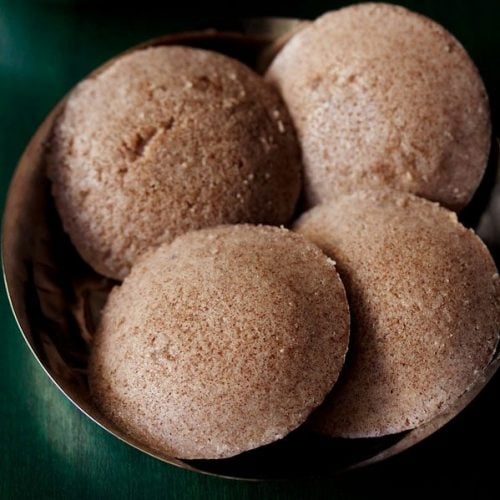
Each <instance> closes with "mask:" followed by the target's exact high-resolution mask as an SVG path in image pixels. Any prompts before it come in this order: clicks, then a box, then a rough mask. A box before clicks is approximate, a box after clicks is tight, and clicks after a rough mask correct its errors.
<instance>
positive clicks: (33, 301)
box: [2, 20, 500, 479]
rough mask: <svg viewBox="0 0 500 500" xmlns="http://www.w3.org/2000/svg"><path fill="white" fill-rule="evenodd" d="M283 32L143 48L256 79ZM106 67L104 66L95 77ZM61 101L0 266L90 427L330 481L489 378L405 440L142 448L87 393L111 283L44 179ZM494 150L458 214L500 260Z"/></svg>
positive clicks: (46, 126) (35, 342) (386, 449)
mask: <svg viewBox="0 0 500 500" xmlns="http://www.w3.org/2000/svg"><path fill="white" fill-rule="evenodd" d="M290 23H291V24H290V25H287V24H286V23H283V21H280V22H279V23H278V24H276V23H275V24H273V22H272V20H271V21H270V20H267V22H266V24H265V32H264V34H261V35H259V36H255V35H248V34H246V35H244V34H238V33H218V32H215V31H207V32H196V33H183V34H178V35H168V36H165V37H160V38H157V39H154V40H151V41H149V42H146V43H144V44H142V45H141V46H140V47H145V46H150V45H164V44H182V45H190V46H194V47H200V48H205V49H210V50H215V51H218V52H221V53H224V54H227V55H230V56H232V57H235V58H236V59H239V60H240V61H242V62H244V63H246V64H248V65H249V66H251V67H253V68H256V69H259V70H262V69H263V68H264V67H265V65H266V64H267V63H268V62H269V61H270V60H271V59H272V55H273V53H274V52H275V51H276V50H277V49H278V48H279V47H280V46H281V45H282V42H283V39H284V38H283V36H285V38H286V33H284V31H286V29H287V27H293V28H294V29H296V26H297V21H296V20H291V21H290ZM108 64H109V62H108V63H106V64H105V65H104V66H102V67H101V68H100V69H98V70H96V71H101V70H102V68H103V67H106V66H107V65H108ZM64 102H65V99H63V100H62V101H61V102H60V103H59V104H58V105H57V106H56V107H55V108H54V110H53V111H52V112H51V113H50V114H49V116H48V117H47V118H46V120H45V121H44V122H43V124H42V125H41V126H40V128H39V129H38V131H37V132H36V133H35V135H34V136H33V138H32V140H31V142H30V143H29V145H28V147H27V148H26V150H25V152H24V154H23V156H22V157H21V160H20V162H19V165H18V167H17V169H16V172H15V175H14V178H13V180H12V183H11V186H10V190H9V194H8V199H7V203H6V208H5V215H4V226H3V245H2V252H3V266H4V275H5V281H6V287H7V290H8V294H9V298H10V301H11V305H12V308H13V311H14V314H15V316H16V318H17V321H18V323H19V326H20V329H21V331H22V332H23V334H24V336H25V338H26V341H27V342H28V344H29V346H30V347H31V349H32V351H33V354H34V355H35V357H36V358H37V359H38V360H39V361H40V363H41V364H42V366H43V367H44V369H45V370H46V372H47V373H48V375H49V376H50V377H51V378H52V380H53V381H54V382H55V384H56V385H57V386H58V387H59V388H60V389H61V390H62V391H63V393H64V394H65V395H66V396H67V397H68V398H69V399H70V400H71V401H72V402H73V403H74V404H75V405H76V406H77V407H78V408H80V409H81V410H82V411H83V412H84V413H86V414H87V415H88V416H89V417H90V418H91V419H93V420H94V421H95V422H96V423H98V424H99V425H101V426H102V427H104V428H105V429H107V430H108V431H109V432H111V433H112V434H114V435H115V436H116V437H118V438H120V439H122V440H123V441H125V442H127V443H129V444H131V445H132V446H135V447H136V448H138V449H140V450H142V451H144V452H146V453H148V454H150V455H152V456H155V457H157V458H159V459H161V460H164V461H166V462H168V463H171V464H175V465H177V466H179V467H183V468H187V469H191V470H197V471H200V472H206V473H212V474H217V475H221V476H225V477H237V478H253V479H263V478H271V477H272V478H286V477H297V476H309V475H317V474H321V473H328V474H332V473H335V472H339V471H342V470H345V469H348V468H353V467H359V466H361V465H364V464H367V463H370V462H376V461H379V460H382V459H385V458H387V457H389V456H392V455H395V454H396V453H399V452H400V451H402V450H404V449H406V448H408V447H410V446H412V445H413V444H415V443H417V442H419V441H421V440H422V439H424V438H425V437H426V436H428V435H430V434H432V433H433V432H435V431H436V430H437V429H439V428H440V427H442V426H443V425H444V424H445V423H446V422H447V421H449V420H450V419H451V418H453V416H455V415H456V414H457V413H458V412H459V411H460V410H461V409H462V408H463V407H465V406H466V405H467V404H468V403H469V402H470V401H471V400H472V399H473V398H474V397H475V395H476V394H477V393H478V392H479V391H480V390H481V389H482V387H483V386H484V385H485V384H486V382H487V381H488V380H489V379H490V378H491V377H492V375H493V374H494V372H495V371H496V369H497V368H498V365H499V360H498V357H497V359H496V360H495V361H494V362H493V363H492V364H491V365H490V367H489V368H488V370H487V371H486V372H485V374H484V378H483V379H482V380H481V381H480V382H479V383H478V384H477V385H476V386H475V387H474V388H473V389H471V390H470V391H469V392H467V393H466V394H464V396H463V397H462V398H461V399H460V401H457V403H456V405H455V406H454V407H453V408H451V409H449V411H448V412H447V413H445V414H442V415H440V416H438V417H437V418H435V419H434V420H432V421H431V422H429V423H427V424H426V425H424V426H421V427H419V428H417V429H414V430H412V431H408V432H404V433H400V434H396V435H392V436H387V437H383V438H370V439H349V440H348V439H326V438H323V437H319V436H317V435H315V434H312V433H310V432H308V431H307V430H305V429H302V428H300V429H298V430H296V431H295V432H293V433H291V434H290V435H289V436H287V437H286V438H285V439H283V440H281V441H279V442H276V443H273V444H270V445H268V446H265V447H262V448H259V449H257V450H253V451H249V452H246V453H243V454H242V455H239V456H237V457H233V458H229V459H223V460H190V461H181V460H177V459H175V458H173V457H170V456H167V455H165V454H163V453H162V452H161V451H158V450H154V449H151V448H148V447H147V446H145V445H143V444H142V443H139V442H137V441H135V440H133V439H131V438H130V437H129V436H127V435H125V434H124V433H122V432H121V431H120V429H118V428H116V427H115V426H114V425H113V424H112V423H111V422H109V421H108V420H106V419H105V418H104V417H103V416H102V415H101V414H100V413H99V411H98V410H97V409H96V408H95V407H94V405H93V402H92V399H91V397H90V394H89V388H88V384H87V376H86V369H87V359H88V353H89V345H90V342H91V340H92V334H93V332H94V331H95V326H96V324H97V322H98V319H99V313H100V310H101V308H102V306H103V304H104V302H105V300H106V297H107V294H108V293H109V291H110V289H111V288H112V287H113V286H114V285H115V284H116V283H115V282H113V281H112V280H109V279H107V278H104V277H102V276H100V275H98V274H96V273H95V272H94V271H93V270H92V269H91V268H90V267H89V266H88V265H87V264H86V263H85V262H83V261H82V259H81V258H80V257H79V255H78V254H77V252H76V250H75V249H74V248H73V246H72V244H71V243H70V241H69V239H68V237H67V235H66V234H65V233H64V231H63V229H62V225H61V222H60V220H59V217H58V215H57V212H56V209H55V206H54V204H53V201H52V196H51V193H50V184H49V181H48V180H47V178H46V176H45V145H46V142H47V139H48V136H49V133H50V130H51V127H52V124H53V121H54V119H55V117H56V116H57V114H58V113H59V112H60V110H61V109H62V107H63V106H64ZM497 150H498V148H497V144H496V143H494V147H493V148H492V155H491V159H490V165H489V167H488V172H487V175H486V176H485V179H484V181H483V183H482V185H481V187H480V189H479V191H478V193H477V195H476V197H475V198H474V200H473V202H472V203H471V205H470V206H469V207H468V208H467V209H466V210H465V211H464V213H463V214H461V217H462V219H463V221H464V222H465V223H466V224H467V225H470V226H473V227H476V228H477V229H478V232H479V234H480V235H481V236H482V237H483V238H484V239H485V241H486V243H487V244H488V245H489V247H490V249H491V250H492V252H493V255H494V257H495V260H496V261H497V264H498V261H499V257H500V185H495V179H496V171H497V168H496V165H497V156H498V154H497Z"/></svg>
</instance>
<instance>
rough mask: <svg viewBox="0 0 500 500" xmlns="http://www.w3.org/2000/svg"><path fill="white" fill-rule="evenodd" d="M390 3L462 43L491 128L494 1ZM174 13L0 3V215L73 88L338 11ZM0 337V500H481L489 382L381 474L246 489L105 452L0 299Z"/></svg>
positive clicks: (280, 8) (499, 58)
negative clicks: (100, 75) (96, 74)
mask: <svg viewBox="0 0 500 500" xmlns="http://www.w3.org/2000/svg"><path fill="white" fill-rule="evenodd" d="M404 3H405V5H407V6H410V7H412V8H414V9H415V10H418V11H420V12H423V13H426V14H428V15H430V16H431V17H433V18H434V19H436V20H437V21H439V22H441V23H442V24H444V25H445V26H446V27H447V28H448V29H450V30H451V31H452V32H453V33H454V34H455V35H456V36H457V37H458V38H459V39H460V40H461V41H462V43H463V44H464V45H465V46H466V48H467V49H468V50H469V51H470V53H471V55H472V56H473V58H474V59H475V61H476V62H477V64H478V66H479V68H480V70H481V72H482V74H483V76H484V78H485V81H486V84H487V87H488V90H489V92H490V97H491V101H492V107H493V109H494V112H495V115H496V116H498V114H499V113H498V111H499V98H500V92H499V90H500V2H499V1H498V0H492V1H490V2H487V1H483V0H476V1H473V2H471V1H461V2H459V1H453V2H445V1H440V2H437V1H430V0H427V1H420V2H418V1H412V2H404ZM184 4H185V5H181V6H179V5H178V3H173V4H170V3H168V2H163V3H153V2H147V1H141V2H137V3H135V4H125V3H124V2H105V1H102V2H86V1H70V0H65V1H62V0H60V1H45V2H43V1H30V2H28V1H19V0H18V1H14V0H12V1H9V0H0V200H1V206H3V202H4V198H5V194H6V191H7V188H8V183H9V179H10V177H11V175H12V172H13V169H14V167H15V164H16V161H17V159H18V157H19V156H20V154H21V152H22V150H23V148H24V146H25V145H26V143H27V141H28V140H29V138H30V136H31V135H32V133H33V132H34V130H35V128H36V126H37V124H38V123H39V122H40V121H41V120H42V119H43V117H44V116H45V115H46V114H47V112H48V111H49V110H50V108H51V107H52V106H53V105H54V104H55V103H56V101H57V100H58V99H59V98H60V97H61V96H62V95H63V94H64V93H65V92H66V91H67V90H69V88H70V87H71V86H72V85H73V84H74V83H75V82H77V81H78V80H79V79H80V78H82V77H83V76H84V75H85V74H86V73H87V72H88V71H90V70H91V69H92V68H93V67H95V66H96V65H98V64H100V63H101V62H103V61H104V60H106V59H107V58H109V57H110V56H112V55H114V54H115V53H117V52H119V51H121V50H123V49H125V48H127V47H128V46H130V45H132V44H135V43H137V42H139V41H141V40H144V39H147V38H150V37H153V36H156V35H159V34H162V33H165V32H170V31H177V30H182V29H188V28H198V27H207V26H210V25H215V24H216V25H218V26H227V27H231V26H232V25H234V23H233V21H232V19H234V17H235V16H249V15H256V14H261V15H288V16H306V17H313V16H315V15H317V14H319V13H321V12H322V11H324V10H327V9H329V8H334V7H338V6H339V5H341V4H342V3H341V2H327V1H321V0H312V1H308V2H298V1H292V2H288V3H287V4H281V5H280V4H277V3H273V2H248V6H245V4H244V3H241V2H240V5H235V6H234V7H233V8H226V9H223V8H222V7H221V6H220V5H219V4H217V3H216V2H210V3H209V2H205V3H203V2H197V3H192V2H188V1H185V2H184ZM0 338H1V348H0V498H2V499H3V498H65V499H66V498H75V499H76V498H78V499H84V498H161V497H163V498H189V499H190V498H224V499H227V498H238V499H239V498H242V499H245V498H264V499H265V498H277V499H288V498H367V497H371V498H378V497H380V496H381V495H388V496H392V495H390V493H391V492H392V493H393V494H398V492H399V496H402V497H404V498H409V497H414V498H420V497H421V496H422V495H429V496H430V497H431V498H433V497H434V496H435V495H436V494H441V495H443V494H444V493H445V492H446V491H449V490H451V491H452V492H453V493H455V494H458V493H462V492H465V493H470V494H474V495H475V497H476V498H487V497H489V496H491V497H494V496H495V495H493V491H494V488H493V486H494V485H495V482H497V481H495V478H496V474H498V465H499V459H498V458H497V457H496V458H495V453H497V454H498V450H499V449H500V438H499V434H498V422H500V411H499V410H497V409H495V402H496V401H497V400H498V399H499V398H500V380H499V377H496V379H495V380H494V381H493V383H491V384H490V385H489V386H488V388H487V389H486V391H484V392H483V394H482V395H481V396H480V398H478V400H476V401H475V402H474V404H473V405H472V406H471V407H470V408H468V410H467V411H465V412H464V413H463V414H462V415H460V417H459V418H458V419H456V420H455V421H454V422H453V423H452V424H451V425H449V426H447V427H446V428H445V429H444V430H443V431H441V432H439V433H438V434H437V435H436V436H434V437H433V438H432V439H430V440H427V441H426V442H424V443H422V444H421V445H420V446H418V447H417V448H416V449H413V450H412V451H411V452H409V453H405V454H403V455H402V456H400V457H397V458H395V459H393V460H390V461H389V462H387V463H385V464H382V465H380V466H375V467H372V468H369V469H367V470H364V471H361V472H358V473H354V474H350V475H346V476H343V477H340V478H327V479H315V480H303V481H299V480H295V481H289V482H274V483H248V482H236V481H228V480H222V479H216V478H210V477H206V476H201V475H197V474H193V473H189V472H185V471H182V470H179V469H177V468H175V467H172V466H169V465H166V464H163V463H161V462H159V461H156V460H154V459H152V458H149V457H147V456H145V455H143V454H141V453H139V452H137V451H135V450H133V449H132V448H130V447H128V446H127V445H125V444H122V443H120V442H118V441H117V440H116V439H115V438H113V437H111V436H110V435H108V434H107V433H106V432H105V431H103V430H102V429H100V428H98V427H97V426H96V425H95V424H93V423H92V422H91V421H90V420H88V419H87V418H86V417H84V416H83V415H82V414H80V413H79V412H78V411H77V410H76V409H75V408H74V407H73V406H72V405H71V404H70V403H69V402H68V401H67V400H66V399H65V397H64V396H63V395H62V394H60V393H59V392H58V390H57V389H56V388H55V387H54V386H53V385H52V384H51V382H50V381H49V380H48V378H47V377H46V375H45V374H44V373H43V371H42V369H41V368H40V367H39V366H38V364H37V362H36V361H35V360H34V358H33V356H32V355H31V353H30V352H29V350H28V348H27V346H26V345H25V344H24V341H23V340H22V338H21V335H20V334H19V333H18V330H17V327H16V325H15V323H14V320H13V317H12V315H11V312H10V309H9V305H8V302H7V298H6V296H5V293H4V291H3V289H2V290H1V291H0ZM488 449H491V450H492V458H491V459H490V458H488V455H487V454H486V451H485V450H488ZM304 460H307V457H304ZM492 477H493V478H492ZM490 484H491V485H492V486H491V487H490V486H489V485H490Z"/></svg>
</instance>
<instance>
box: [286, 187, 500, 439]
mask: <svg viewBox="0 0 500 500" xmlns="http://www.w3.org/2000/svg"><path fill="white" fill-rule="evenodd" d="M295 229H296V230H297V231H298V232H299V233H301V234H303V235H304V236H306V237H307V238H309V239H310V240H311V241H312V242H314V243H316V244H317V245H318V246H319V247H320V248H321V249H323V251H324V252H325V253H326V254H327V255H329V256H330V257H331V258H332V259H334V260H335V261H336V263H337V269H338V271H339V274H340V276H341V278H342V280H343V282H344V285H345V287H346V291H347V296H348V300H349V305H350V308H351V318H352V330H351V343H350V348H349V354H348V357H347V360H346V365H345V368H344V371H343V372H342V375H341V377H340V379H339V382H338V383H337V384H336V386H335V387H334V389H333V391H332V393H331V394H330V396H329V398H327V401H326V403H325V405H323V406H322V407H321V408H320V409H319V410H318V412H317V413H316V414H315V415H314V417H313V419H312V421H311V423H312V425H313V427H315V428H316V429H317V430H319V431H320V432H322V433H325V434H327V435H330V436H340V437H350V438H356V437H375V436H382V435H385V434H392V433H396V432H400V431H404V430H407V429H412V428H414V427H417V426H419V425H421V424H423V423H425V422H427V421H429V420H430V419H432V418H433V417H434V416H436V415H437V414H439V413H441V412H445V411H446V410H447V409H449V408H450V407H451V406H452V405H453V404H454V403H455V401H456V400H457V398H459V397H460V396H461V395H462V394H464V393H465V392H466V391H467V390H468V389H469V388H470V387H471V386H473V385H474V384H475V383H476V382H478V381H480V380H481V377H482V375H483V373H484V370H485V368H486V367H487V365H488V364H489V362H490V361H491V359H492V357H493V355H494V352H495V349H496V348H497V346H498V339H499V331H500V295H499V292H500V283H499V278H498V273H497V269H496V267H495V264H494V262H493V260H492V258H491V256H490V254H489V252H488V250H487V249H486V247H485V245H484V244H483V243H482V241H481V240H480V239H479V238H478V237H477V236H476V235H475V234H474V232H473V231H472V230H470V229H466V228H465V227H464V226H462V225H461V224H460V223H459V222H458V221H457V217H456V215H455V213H454V212H451V211H449V210H447V209H445V208H442V207H440V206H439V205H438V204H435V203H431V202H429V201H427V200H424V199H421V198H417V197H415V196H413V195H411V194H407V193H401V192H395V191H387V190H385V191H379V192H362V191H361V192H358V193H355V194H351V195H345V196H342V197H339V198H338V199H337V200H335V201H331V202H329V203H328V204H325V205H322V206H319V207H315V208H313V209H312V210H311V211H309V212H307V213H306V214H304V215H303V216H302V217H301V218H300V219H299V221H298V222H297V224H296V226H295Z"/></svg>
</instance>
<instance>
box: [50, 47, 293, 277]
mask: <svg viewBox="0 0 500 500" xmlns="http://www.w3.org/2000/svg"><path fill="white" fill-rule="evenodd" d="M48 175H49V177H50V178H51V180H52V190H53V194H54V197H55V201H56V205H57V208H58V210H59V213H60V216H61V219H62V222H63V225H64V228H65V230H66V231H67V232H68V234H69V236H70V238H71V240H72V242H73V243H74V245H75V247H76V249H77V250H78V252H79V253H80V254H81V255H82V257H83V258H84V260H86V261H87V262H88V263H89V264H90V265H91V266H92V267H93V268H94V269H95V270H97V271H98V272H100V273H102V274H104V275H106V276H109V277H112V278H116V279H122V278H123V277H124V276H126V275H127V274H128V272H129V270H130V266H131V265H132V264H133V262H134V261H135V259H136V258H137V257H138V256H139V255H141V254H142V253H143V252H144V251H146V250H147V249H148V248H150V247H154V246H157V245H159V244H160V243H162V242H170V241H172V240H173V239H174V238H175V237H176V236H177V235H179V234H182V233H184V232H187V231H189V230H192V229H198V228H202V227H209V226H214V225H218V224H223V223H237V222H253V223H266V224H276V225H279V224H285V223H286V222H287V221H288V219H289V218H290V216H291V215H292V213H293V210H294V206H295V203H296V200H297V197H298V194H299V190H300V176H301V165H300V151H299V146H298V143H297V139H296V135H295V132H294V129H293V126H292V123H291V119H290V117H289V114H288V112H287V110H286V108H285V106H284V104H283V102H282V100H281V98H280V97H279V95H278V93H277V92H276V91H275V90H274V89H273V88H272V87H271V86H270V85H269V84H268V83H266V82H265V81H264V80H263V79H262V78H261V77H260V76H259V75H257V74H256V73H254V72H253V71H252V70H251V69H250V68H248V67H246V66H244V65H243V64H241V63H239V62H238V61H236V60H233V59H230V58H228V57H226V56H223V55H222V54H217V53H214V52H209V51H205V50H200V49H193V48H187V47H178V46H164V47H154V48H148V49H145V50H139V51H135V52H132V53H129V54H126V55H124V56H121V57H120V58H119V59H117V60H116V61H115V62H113V63H112V64H111V65H110V66H108V67H106V68H105V69H104V70H103V71H102V72H101V73H99V74H98V75H96V76H93V77H91V78H88V79H86V80H84V81H83V82H82V83H80V84H79V85H78V86H77V87H76V89H75V90H74V91H73V92H72V93H71V94H70V96H69V98H68V100H67V102H66V104H65V107H64V110H63V112H62V114H61V115H60V116H59V118H58V119H57V121H56V124H55V126H54V130H53V133H52V138H51V141H50V145H49V148H48Z"/></svg>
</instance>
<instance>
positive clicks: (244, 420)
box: [89, 225, 349, 459]
mask: <svg viewBox="0 0 500 500" xmlns="http://www.w3.org/2000/svg"><path fill="white" fill-rule="evenodd" d="M348 332H349V313H348V306H347V301H346V297H345V292H344V288H343V285H342V283H341V281H340V279H339V277H338V274H337V272H336V271H335V266H334V264H333V263H332V261H331V260H330V259H328V258H327V257H326V256H325V255H324V254H323V253H322V252H321V251H320V250H319V249H318V248H317V247H316V246H315V245H313V244H312V243H310V242H308V241H307V240H306V239H305V238H303V237H302V236H300V235H297V234H294V233H292V232H290V231H288V230H286V229H281V228H272V227H264V226H250V225H239V226H221V227H218V228H211V229H204V230H200V231H195V232H191V233H188V234H186V235H183V236H180V237H178V238H177V239H176V240H175V241H174V242H173V243H172V244H170V245H167V244H164V245H162V246H160V247H159V248H158V249H156V250H155V251H154V252H153V253H151V254H150V255H148V256H147V257H143V258H142V259H140V260H139V262H138V263H137V264H136V265H134V267H133V268H132V272H131V273H130V275H129V276H128V277H127V278H126V279H125V281H124V282H123V285H122V286H121V287H119V288H115V289H114V290H113V291H112V293H111V295H110V298H109V301H108V303H107V305H106V307H105V309H104V312H103V315H102V320H101V324H100V326H99V329H98V332H97V334H96V337H95V340H94V344H93V349H92V353H91V358H90V368H89V377H90V387H91V391H92V394H93V397H94V398H95V401H96V403H97V405H98V407H99V408H100V409H101V410H102V412H103V413H104V414H105V415H106V416H107V417H108V418H109V419H111V420H112V421H113V422H115V423H116V424H117V425H118V426H119V427H121V428H122V429H123V430H124V431H125V432H127V433H128V434H129V435H131V436H132V437H134V438H135V439H137V440H139V441H141V442H143V443H145V444H147V445H148V446H150V447H152V448H154V449H156V450H160V451H161V452H163V453H166V454H169V455H171V456H175V457H178V458H186V459H188V458H221V457H229V456H232V455H235V454H237V453H240V452H243V451H245V450H249V449H252V448H255V447H257V446H261V445H264V444H267V443H270V442H272V441H275V440H277V439H280V438H282V437H283V436H284V435H285V434H287V433H288V432H290V431H291V430H293V429H295V428H296V427H297V426H298V425H300V424H301V423H302V422H303V421H304V420H305V419H306V417H307V416H308V415H309V413H310V412H311V411H312V410H313V409H314V408H315V407H316V406H318V405H319V404H320V403H321V402H322V401H323V398H324V397H325V395H326V394H327V393H328V392H329V390H330V389H331V387H332V385H333V384H334V382H335V381H336V379H337V376H338V374H339V371H340V369H341V367H342V364H343V361H344V356H345V353H346V349H347V343H348Z"/></svg>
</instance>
